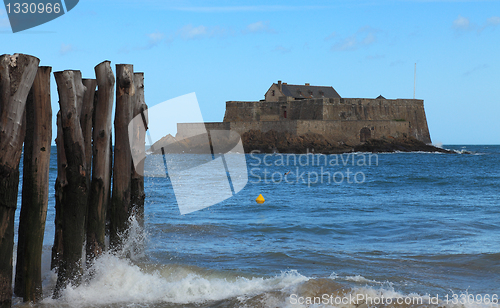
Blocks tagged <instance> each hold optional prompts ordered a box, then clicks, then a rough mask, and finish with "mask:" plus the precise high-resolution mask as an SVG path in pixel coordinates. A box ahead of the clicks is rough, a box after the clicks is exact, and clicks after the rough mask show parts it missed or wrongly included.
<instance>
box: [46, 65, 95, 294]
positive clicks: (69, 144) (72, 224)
mask: <svg viewBox="0 0 500 308" xmlns="http://www.w3.org/2000/svg"><path fill="white" fill-rule="evenodd" d="M54 77H55V79H56V83H57V91H58V93H59V105H60V108H61V123H62V128H63V137H64V151H65V154H66V160H67V167H66V177H67V182H68V184H67V189H65V190H64V195H63V197H62V199H63V200H62V201H63V204H62V242H63V255H62V258H61V260H60V265H59V271H58V277H57V283H56V288H55V290H54V296H55V297H57V296H58V295H59V294H60V291H61V290H62V289H63V288H64V287H65V286H66V285H67V284H68V283H69V282H71V283H72V284H74V285H78V284H79V282H80V278H81V274H82V248H83V243H84V239H85V217H86V215H87V201H88V200H87V197H88V189H87V177H86V170H87V163H86V161H87V160H86V157H85V142H84V139H83V133H82V128H81V126H80V118H79V111H80V110H81V106H82V103H83V96H84V94H85V87H84V86H83V83H82V79H81V73H80V72H79V71H63V72H55V73H54Z"/></svg>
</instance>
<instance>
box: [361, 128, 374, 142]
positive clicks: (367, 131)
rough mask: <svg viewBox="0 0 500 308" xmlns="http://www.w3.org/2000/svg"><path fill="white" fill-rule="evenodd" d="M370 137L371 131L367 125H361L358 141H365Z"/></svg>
mask: <svg viewBox="0 0 500 308" xmlns="http://www.w3.org/2000/svg"><path fill="white" fill-rule="evenodd" d="M371 137H372V131H371V130H370V129H369V128H368V127H363V128H362V129H361V130H360V131H359V142H366V140H368V139H370V138H371Z"/></svg>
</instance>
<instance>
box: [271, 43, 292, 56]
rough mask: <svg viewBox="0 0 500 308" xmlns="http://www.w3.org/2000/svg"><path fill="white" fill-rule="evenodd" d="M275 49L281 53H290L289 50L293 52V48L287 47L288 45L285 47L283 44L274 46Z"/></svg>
mask: <svg viewBox="0 0 500 308" xmlns="http://www.w3.org/2000/svg"><path fill="white" fill-rule="evenodd" d="M273 51H276V52H279V53H282V54H285V53H289V52H291V51H292V49H291V48H286V47H284V46H282V45H278V46H276V47H275V48H274V50H273Z"/></svg>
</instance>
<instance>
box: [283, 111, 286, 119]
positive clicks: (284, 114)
mask: <svg viewBox="0 0 500 308" xmlns="http://www.w3.org/2000/svg"><path fill="white" fill-rule="evenodd" d="M283 118H285V119H286V110H285V111H283Z"/></svg>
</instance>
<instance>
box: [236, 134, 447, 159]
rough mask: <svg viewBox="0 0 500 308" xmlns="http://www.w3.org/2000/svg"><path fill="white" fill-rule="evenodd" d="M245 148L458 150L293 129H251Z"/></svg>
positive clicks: (402, 139)
mask: <svg viewBox="0 0 500 308" xmlns="http://www.w3.org/2000/svg"><path fill="white" fill-rule="evenodd" d="M241 138H242V141H243V147H244V149H245V152H246V153H250V152H252V151H259V152H261V153H273V152H279V153H296V154H301V153H322V154H339V153H349V152H373V153H380V152H418V151H421V152H440V153H454V152H452V151H449V150H445V149H442V148H438V147H435V146H432V145H428V144H425V143H424V142H422V141H420V140H417V139H415V138H413V137H407V136H405V137H399V138H393V137H389V138H383V139H369V140H367V141H366V142H364V143H362V144H358V145H354V146H351V145H348V144H345V143H342V142H334V141H332V140H329V139H327V138H325V137H324V136H323V135H320V134H316V133H308V134H305V135H302V136H297V135H293V134H291V133H289V132H276V131H273V130H271V131H268V132H265V133H262V132H261V131H257V130H251V131H248V132H246V133H244V134H243V135H242V136H241Z"/></svg>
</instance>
